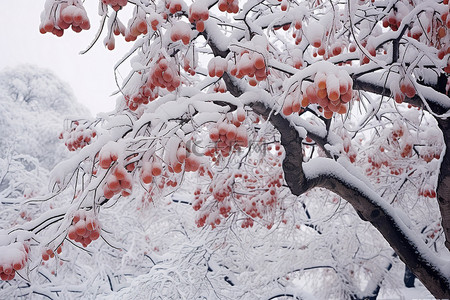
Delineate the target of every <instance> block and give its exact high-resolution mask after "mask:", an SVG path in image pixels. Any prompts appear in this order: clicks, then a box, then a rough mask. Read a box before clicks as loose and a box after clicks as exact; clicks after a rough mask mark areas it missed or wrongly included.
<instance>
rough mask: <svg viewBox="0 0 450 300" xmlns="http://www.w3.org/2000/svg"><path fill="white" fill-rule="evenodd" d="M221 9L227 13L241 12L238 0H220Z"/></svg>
mask: <svg viewBox="0 0 450 300" xmlns="http://www.w3.org/2000/svg"><path fill="white" fill-rule="evenodd" d="M218 6H219V10H220V11H223V12H225V11H226V12H227V13H233V14H237V13H238V12H239V1H238V0H219V3H218Z"/></svg>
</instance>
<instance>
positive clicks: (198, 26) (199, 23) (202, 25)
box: [195, 20, 205, 32]
mask: <svg viewBox="0 0 450 300" xmlns="http://www.w3.org/2000/svg"><path fill="white" fill-rule="evenodd" d="M195 28H196V29H197V31H198V32H203V31H204V30H205V23H204V22H203V21H202V20H199V21H197V23H196V24H195Z"/></svg>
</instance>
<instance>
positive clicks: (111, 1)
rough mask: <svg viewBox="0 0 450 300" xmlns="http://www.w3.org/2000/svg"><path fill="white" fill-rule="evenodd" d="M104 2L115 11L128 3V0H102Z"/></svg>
mask: <svg viewBox="0 0 450 300" xmlns="http://www.w3.org/2000/svg"><path fill="white" fill-rule="evenodd" d="M102 3H103V4H106V5H110V6H111V7H112V9H114V10H115V11H119V10H121V9H122V7H124V6H125V5H127V3H128V0H102Z"/></svg>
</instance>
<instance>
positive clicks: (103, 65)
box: [0, 0, 129, 115]
mask: <svg viewBox="0 0 450 300" xmlns="http://www.w3.org/2000/svg"><path fill="white" fill-rule="evenodd" d="M44 2H45V1H42V0H41V1H36V0H17V1H8V4H7V6H6V8H4V9H2V10H0V26H1V28H2V30H1V33H0V36H1V46H0V53H1V54H2V55H1V57H2V59H0V70H2V69H4V68H5V67H14V66H16V65H18V64H33V65H36V66H38V67H41V68H46V69H50V70H51V71H53V72H54V73H55V74H56V75H57V76H58V77H59V78H61V80H63V81H65V82H70V86H71V87H72V89H73V93H74V95H75V97H76V99H77V100H78V101H79V102H81V103H82V104H84V105H85V106H87V107H88V108H89V109H90V111H91V112H92V114H93V115H95V114H97V113H98V112H104V111H111V110H112V109H113V108H114V106H115V101H116V100H115V99H116V98H115V96H110V95H111V94H112V93H113V92H114V91H115V90H116V84H115V80H114V65H115V64H116V62H117V61H119V59H120V58H121V57H122V56H124V55H125V54H126V52H127V51H128V46H129V45H127V44H126V43H125V42H124V41H123V39H118V40H117V43H116V49H115V50H114V51H108V50H106V49H105V48H104V46H103V44H102V43H101V41H100V42H99V43H97V44H95V45H94V46H93V47H92V49H90V51H88V52H87V53H86V54H84V55H80V54H79V53H80V52H81V51H84V50H85V49H86V48H87V47H88V46H89V45H90V44H91V42H92V40H93V38H94V37H95V33H96V32H97V30H98V27H99V23H98V22H99V21H98V18H97V17H96V15H95V14H96V12H97V8H96V6H97V3H96V2H95V1H86V4H85V6H86V11H87V13H88V15H89V18H90V19H91V20H93V21H92V23H91V29H90V30H88V31H82V32H80V33H75V32H73V31H72V30H67V31H66V32H65V33H64V36H63V38H58V37H56V36H54V35H52V34H49V33H48V34H45V35H43V34H41V33H39V23H40V17H39V15H40V12H41V11H42V9H43V7H44ZM127 68H128V64H126V63H125V64H124V65H123V66H121V68H120V70H121V71H120V72H119V73H118V75H119V77H118V80H119V82H120V81H121V77H120V74H121V75H123V76H126V75H127V73H128V69H127Z"/></svg>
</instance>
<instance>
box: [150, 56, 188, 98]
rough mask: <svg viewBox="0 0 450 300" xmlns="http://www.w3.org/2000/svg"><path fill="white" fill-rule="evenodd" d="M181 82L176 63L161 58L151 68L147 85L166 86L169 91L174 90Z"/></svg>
mask: <svg viewBox="0 0 450 300" xmlns="http://www.w3.org/2000/svg"><path fill="white" fill-rule="evenodd" d="M180 84H181V78H180V76H179V75H178V71H177V69H176V67H175V65H174V64H172V63H170V61H168V60H167V59H165V58H160V59H159V60H158V62H157V63H156V64H154V65H153V66H152V67H151V69H150V74H149V78H148V81H147V85H148V86H150V90H153V89H152V86H155V87H162V88H166V89H167V90H168V91H169V92H173V91H174V90H175V89H176V88H177V87H179V86H180Z"/></svg>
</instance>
